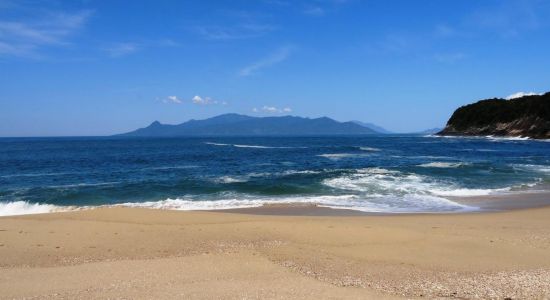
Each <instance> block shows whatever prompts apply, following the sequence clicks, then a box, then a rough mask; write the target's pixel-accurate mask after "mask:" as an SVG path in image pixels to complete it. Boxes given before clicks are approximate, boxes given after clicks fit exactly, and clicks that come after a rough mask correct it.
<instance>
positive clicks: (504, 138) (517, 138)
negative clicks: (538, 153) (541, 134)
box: [486, 135, 530, 141]
mask: <svg viewBox="0 0 550 300" xmlns="http://www.w3.org/2000/svg"><path fill="white" fill-rule="evenodd" d="M486 138H487V139H489V140H491V141H527V140H530V138H529V137H527V136H525V137H523V136H493V135H488V136H486Z"/></svg>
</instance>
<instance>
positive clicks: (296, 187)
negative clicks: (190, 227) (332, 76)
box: [0, 135, 550, 215]
mask: <svg viewBox="0 0 550 300" xmlns="http://www.w3.org/2000/svg"><path fill="white" fill-rule="evenodd" d="M549 185H550V142H547V141H534V140H523V139H499V138H491V137H488V138H443V137H431V136H410V135H409V136H407V135H401V136H399V135H380V136H363V137H300V138H296V137H263V138H262V137H254V138H251V137H248V138H245V137H233V138H215V137H212V138H158V139H157V138H147V139H143V138H2V139H0V215H14V214H26V213H42V212H50V211H60V210H61V211H63V210H70V209H79V208H83V207H84V208H87V207H96V206H105V205H107V206H110V205H122V206H133V207H149V208H164V209H179V210H194V209H224V208H241V207H252V206H261V205H263V204H264V203H300V202H308V203H309V202H311V203H317V204H319V205H322V206H327V207H332V208H346V209H354V210H360V211H365V212H387V213H402V212H462V211H473V210H477V209H478V208H477V207H474V206H468V205H464V204H460V203H458V202H456V201H452V200H451V199H455V200H456V198H455V197H468V196H483V195H491V194H500V193H527V192H532V191H537V190H545V189H548V186H549Z"/></svg>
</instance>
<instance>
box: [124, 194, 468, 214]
mask: <svg viewBox="0 0 550 300" xmlns="http://www.w3.org/2000/svg"><path fill="white" fill-rule="evenodd" d="M293 203H313V204H317V205H319V206H321V207H328V208H334V209H351V210H358V211H363V212H383V213H412V212H445V211H447V212H448V211H471V210H476V209H477V208H475V207H471V206H466V205H462V204H459V203H456V202H453V201H450V200H447V199H444V198H439V197H434V196H425V195H405V196H403V197H393V196H384V197H376V198H363V197H360V196H358V195H338V196H306V197H304V196H293V197H274V198H253V199H247V198H246V197H245V196H235V197H234V198H229V199H227V198H226V199H218V200H193V199H189V198H184V199H182V198H176V199H166V200H161V201H151V202H136V203H122V204H118V205H117V206H126V207H142V208H153V209H169V210H219V209H232V208H249V207H260V206H263V205H266V204H293Z"/></svg>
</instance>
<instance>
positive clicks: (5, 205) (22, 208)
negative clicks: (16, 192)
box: [0, 201, 65, 216]
mask: <svg viewBox="0 0 550 300" xmlns="http://www.w3.org/2000/svg"><path fill="white" fill-rule="evenodd" d="M64 210H65V209H64V208H63V207H60V206H56V205H52V204H40V203H29V202H27V201H13V202H0V216H15V215H29V214H44V213H50V212H58V211H64Z"/></svg>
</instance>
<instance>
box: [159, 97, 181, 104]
mask: <svg viewBox="0 0 550 300" xmlns="http://www.w3.org/2000/svg"><path fill="white" fill-rule="evenodd" d="M163 102H164V103H176V104H181V103H183V101H182V100H181V99H180V98H178V97H177V96H168V97H166V98H165V99H164V100H163Z"/></svg>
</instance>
